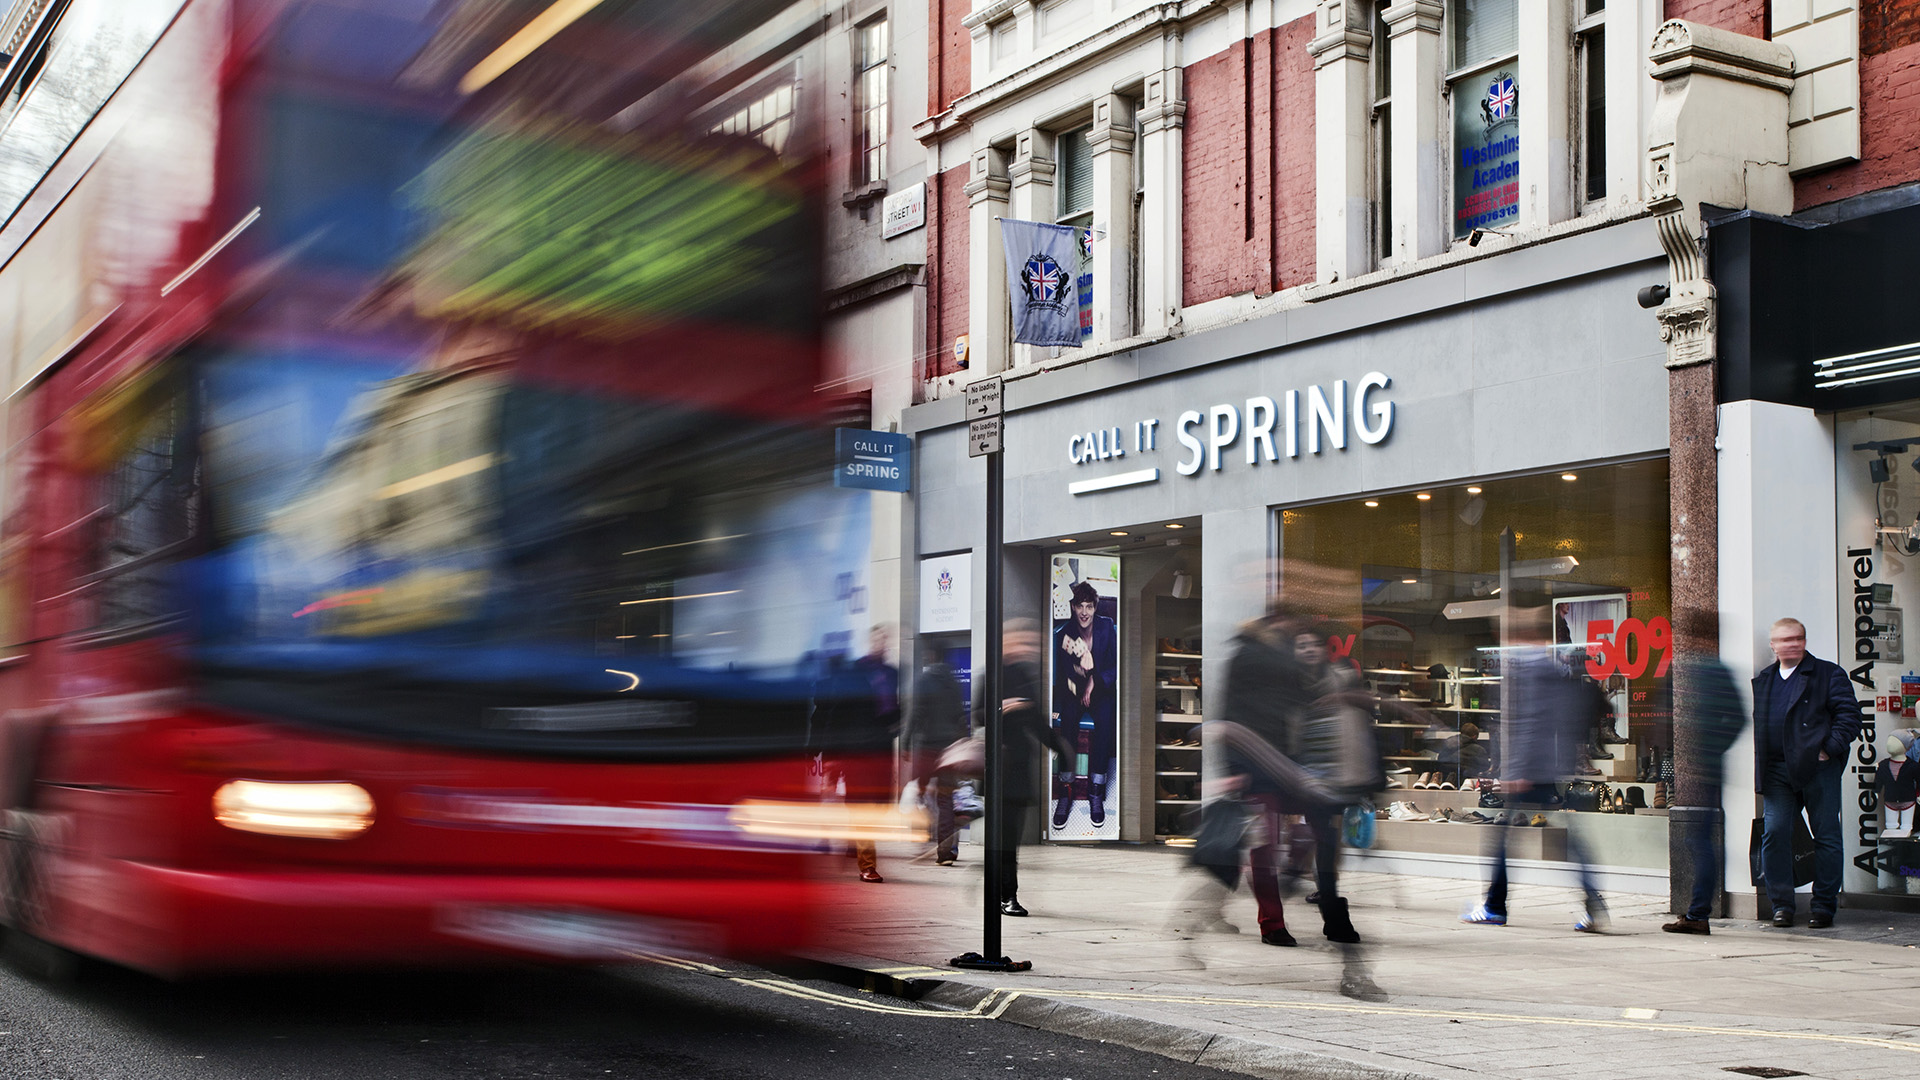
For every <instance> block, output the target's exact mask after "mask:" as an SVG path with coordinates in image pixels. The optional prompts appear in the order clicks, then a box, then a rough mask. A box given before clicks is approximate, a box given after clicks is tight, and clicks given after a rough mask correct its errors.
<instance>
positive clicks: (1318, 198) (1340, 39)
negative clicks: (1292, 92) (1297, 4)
mask: <svg viewBox="0 0 1920 1080" xmlns="http://www.w3.org/2000/svg"><path fill="white" fill-rule="evenodd" d="M1367 11H1368V5H1367V4H1364V3H1359V2H1357V0H1320V2H1319V5H1318V10H1317V11H1316V13H1315V16H1316V22H1315V24H1314V25H1315V28H1316V30H1317V31H1318V32H1317V33H1316V34H1315V35H1314V39H1313V42H1312V44H1310V45H1308V46H1307V52H1308V53H1309V54H1311V55H1312V56H1313V96H1314V127H1313V132H1314V134H1313V142H1314V147H1313V158H1314V187H1315V197H1314V246H1315V248H1316V249H1317V250H1316V251H1315V255H1314V260H1315V263H1316V266H1315V278H1316V279H1317V280H1319V281H1323V282H1324V281H1339V280H1341V279H1343V278H1351V277H1357V276H1359V275H1361V274H1364V273H1366V272H1367V271H1368V270H1370V269H1372V268H1373V266H1372V264H1373V260H1372V258H1371V252H1370V251H1369V249H1368V244H1367V225H1368V214H1367V196H1368V191H1367V187H1368V184H1367V143H1368V132H1369V130H1370V126H1369V123H1368V120H1369V116H1368V114H1369V110H1370V109H1371V108H1372V106H1373V101H1372V98H1373V80H1372V78H1371V75H1372V72H1371V71H1370V70H1369V69H1368V56H1369V54H1370V53H1371V52H1372V42H1373V37H1372V33H1371V29H1370V28H1369V27H1368V26H1367Z"/></svg>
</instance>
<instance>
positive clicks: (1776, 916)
mask: <svg viewBox="0 0 1920 1080" xmlns="http://www.w3.org/2000/svg"><path fill="white" fill-rule="evenodd" d="M1773 925H1775V926H1777V927H1780V928H1781V929H1782V930H1784V929H1786V928H1787V927H1789V926H1792V925H1793V909H1792V908H1775V909H1773Z"/></svg>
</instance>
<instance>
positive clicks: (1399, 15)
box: [1380, 0, 1446, 37]
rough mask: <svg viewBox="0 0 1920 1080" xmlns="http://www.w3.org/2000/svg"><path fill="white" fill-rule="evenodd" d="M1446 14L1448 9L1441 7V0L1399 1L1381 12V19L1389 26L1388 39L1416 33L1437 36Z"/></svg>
mask: <svg viewBox="0 0 1920 1080" xmlns="http://www.w3.org/2000/svg"><path fill="white" fill-rule="evenodd" d="M1445 13H1446V9H1445V8H1444V7H1443V6H1441V3H1440V0H1399V2H1398V3H1396V4H1394V5H1393V6H1392V7H1389V8H1388V9H1387V10H1385V11H1383V12H1381V13H1380V19H1381V21H1383V22H1385V23H1386V24H1387V36H1388V37H1399V36H1400V35H1401V34H1411V33H1413V32H1415V31H1421V32H1424V33H1428V34H1437V33H1439V32H1440V20H1441V18H1442V17H1443V16H1444V15H1445Z"/></svg>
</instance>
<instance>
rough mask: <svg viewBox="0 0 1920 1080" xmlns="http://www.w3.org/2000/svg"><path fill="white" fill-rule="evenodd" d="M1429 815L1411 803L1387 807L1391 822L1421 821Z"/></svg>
mask: <svg viewBox="0 0 1920 1080" xmlns="http://www.w3.org/2000/svg"><path fill="white" fill-rule="evenodd" d="M1426 816H1427V815H1426V814H1425V813H1423V812H1422V811H1421V809H1420V808H1419V807H1417V806H1415V805H1413V804H1412V803H1410V802H1397V803H1394V804H1392V805H1391V806H1388V807H1387V819H1388V820H1389V821H1419V820H1420V819H1422V818H1424V817H1426Z"/></svg>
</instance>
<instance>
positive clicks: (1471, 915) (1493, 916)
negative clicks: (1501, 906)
mask: <svg viewBox="0 0 1920 1080" xmlns="http://www.w3.org/2000/svg"><path fill="white" fill-rule="evenodd" d="M1460 921H1461V922H1463V923H1473V924H1474V925H1476V926H1505V925H1507V913H1506V912H1504V911H1489V910H1487V905H1485V904H1476V905H1475V906H1474V907H1473V908H1472V909H1470V910H1469V911H1468V912H1467V913H1466V914H1465V915H1462V916H1460Z"/></svg>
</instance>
